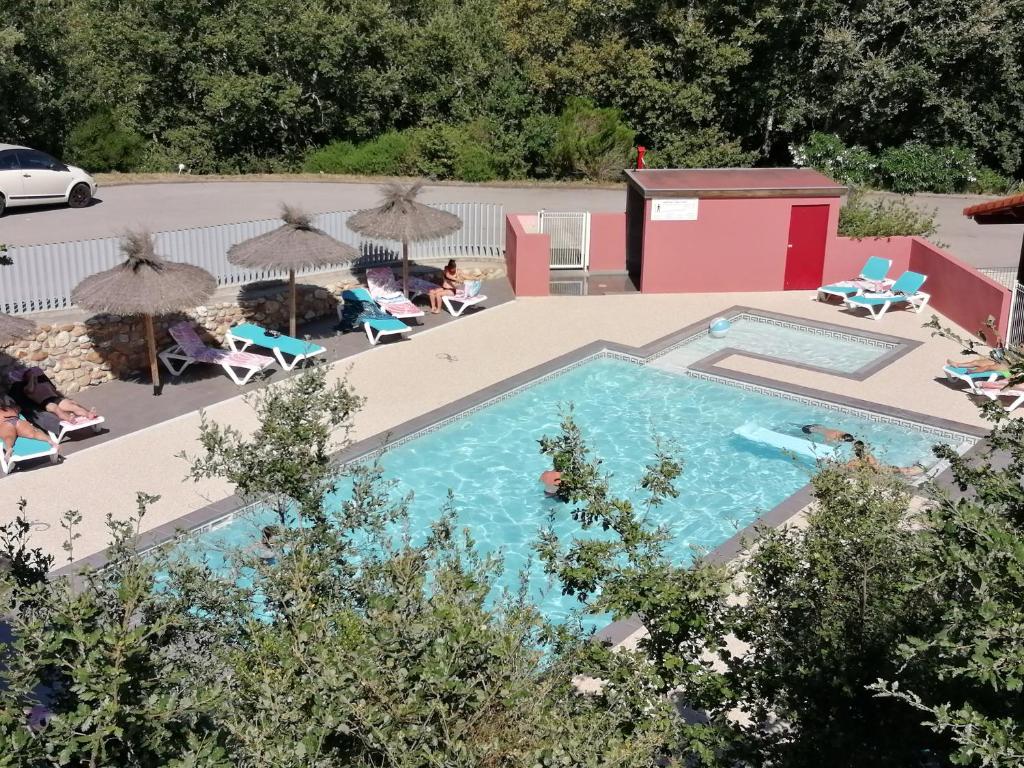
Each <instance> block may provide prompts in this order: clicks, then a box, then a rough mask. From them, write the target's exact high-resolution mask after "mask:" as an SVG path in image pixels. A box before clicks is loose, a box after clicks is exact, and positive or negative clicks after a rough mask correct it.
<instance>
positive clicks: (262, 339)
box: [224, 323, 327, 371]
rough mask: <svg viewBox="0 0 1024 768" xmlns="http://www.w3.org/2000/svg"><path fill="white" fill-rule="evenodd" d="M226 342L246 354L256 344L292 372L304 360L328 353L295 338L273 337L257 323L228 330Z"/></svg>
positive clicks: (322, 348) (245, 324) (312, 344)
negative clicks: (270, 353)
mask: <svg viewBox="0 0 1024 768" xmlns="http://www.w3.org/2000/svg"><path fill="white" fill-rule="evenodd" d="M224 340H225V341H226V342H227V343H228V346H230V347H231V348H232V349H233V350H235V352H244V351H245V350H246V349H247V348H248V347H250V346H252V345H253V344H255V345H256V346H257V347H263V348H264V349H269V350H270V351H271V352H273V353H274V357H276V358H277V362H279V363H280V364H281V367H282V368H284V369H285V370H286V371H290V370H292V368H294V367H295V366H296V365H298V364H299V363H301V362H302V361H303V360H308V359H310V358H312V357H316V356H317V355H322V354H324V353H325V352H326V351H327V348H326V347H321V346H320V345H319V344H314V343H313V342H311V341H305V340H304V339H296V338H295V337H294V336H285V335H284V334H280V335H277V336H274V335H272V334H271V333H270V332H269V331H267V329H266V328H263V327H261V326H259V325H256V324H255V323H242V324H241V325H236V326H235V327H234V328H231V329H229V330H228V333H227V336H225V337H224Z"/></svg>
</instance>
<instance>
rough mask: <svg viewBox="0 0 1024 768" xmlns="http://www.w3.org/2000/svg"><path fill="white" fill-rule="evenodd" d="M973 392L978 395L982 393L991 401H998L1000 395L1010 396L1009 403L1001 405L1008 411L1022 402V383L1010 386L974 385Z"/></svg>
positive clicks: (1023, 398)
mask: <svg viewBox="0 0 1024 768" xmlns="http://www.w3.org/2000/svg"><path fill="white" fill-rule="evenodd" d="M974 392H975V393H976V394H979V395H984V396H985V397H987V398H988V399H989V400H991V401H993V402H999V398H1000V397H1012V398H1013V400H1011V401H1010V403H1009V405H1005V406H1003V409H1004V410H1005V411H1006V412H1007V413H1009V412H1010V411H1014V410H1016V409H1017V408H1019V407H1020V406H1021V404H1022V403H1024V384H1019V385H1014V386H1012V387H1006V388H1005V389H1004V388H1003V387H992V386H990V387H985V386H978V387H975V389H974Z"/></svg>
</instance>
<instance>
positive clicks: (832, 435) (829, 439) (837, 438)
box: [800, 424, 854, 445]
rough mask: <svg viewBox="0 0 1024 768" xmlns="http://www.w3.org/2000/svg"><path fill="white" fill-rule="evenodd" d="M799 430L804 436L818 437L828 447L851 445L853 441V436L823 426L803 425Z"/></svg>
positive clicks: (843, 431) (840, 430)
mask: <svg viewBox="0 0 1024 768" xmlns="http://www.w3.org/2000/svg"><path fill="white" fill-rule="evenodd" d="M800 430H801V431H802V432H803V433H804V434H805V435H818V436H820V437H821V439H822V442H825V443H828V444H829V445H835V444H837V443H852V442H853V441H854V437H853V435H851V434H850V433H849V432H846V431H845V430H842V429H835V428H834V427H826V426H825V425H824V424H804V425H803V426H802V427H800Z"/></svg>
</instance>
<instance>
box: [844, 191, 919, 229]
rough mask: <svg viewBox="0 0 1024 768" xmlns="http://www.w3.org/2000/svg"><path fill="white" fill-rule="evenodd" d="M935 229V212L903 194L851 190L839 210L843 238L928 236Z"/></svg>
mask: <svg viewBox="0 0 1024 768" xmlns="http://www.w3.org/2000/svg"><path fill="white" fill-rule="evenodd" d="M936 229H937V228H936V225H935V211H928V210H925V209H923V208H920V207H918V206H916V205H914V204H913V203H911V202H908V201H907V199H906V198H903V197H890V198H887V197H868V196H867V195H865V194H864V193H863V192H860V191H858V190H853V191H852V192H851V193H850V196H849V198H848V199H847V201H846V204H845V205H843V207H842V208H840V209H839V234H840V235H842V236H843V237H897V236H900V235H918V236H919V237H931V236H932V235H934V234H935V232H936Z"/></svg>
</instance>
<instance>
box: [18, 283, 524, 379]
mask: <svg viewBox="0 0 1024 768" xmlns="http://www.w3.org/2000/svg"><path fill="white" fill-rule="evenodd" d="M467 271H469V272H476V273H477V274H480V275H481V276H483V277H485V278H489V277H495V276H498V275H500V274H503V273H504V270H503V269H500V268H495V267H490V266H488V267H484V268H483V269H476V270H473V269H470V270H467ZM358 284H359V280H358V279H357V278H356V277H354V276H352V275H348V274H344V275H339V276H338V277H337V278H336V279H334V280H333V281H328V282H325V284H324V285H322V286H319V285H303V284H299V285H298V286H297V289H298V295H297V297H296V307H297V315H298V320H299V323H300V324H301V323H302V322H304V321H309V320H315V319H317V318H322V317H333V316H335V314H336V312H337V306H338V299H337V296H338V295H339V294H340V293H341V291H342V290H344V289H346V288H351V287H353V286H355V285H358ZM184 318H190V319H192V320H193V321H194V323H195V324H196V327H197V328H198V329H199V334H200V336H202V337H203V338H204V340H205V341H206V342H207V343H208V344H209V345H210V346H221V345H222V344H223V341H224V337H225V335H226V334H227V331H228V328H230V327H231V326H233V325H238V324H239V323H241V322H254V323H258V324H260V325H263V326H266V327H268V328H276V329H282V330H283V329H287V327H288V303H287V288H283V287H282V288H280V289H278V290H272V291H268V292H266V293H264V294H263V295H260V296H253V297H252V298H243V299H235V300H234V301H227V300H225V301H222V302H214V303H211V304H208V305H207V306H204V307H196V308H195V309H192V310H189V311H188V312H182V313H180V314H177V315H165V316H163V317H160V318H157V319H156V320H155V322H154V327H155V329H156V346H157V351H160V350H162V349H166V348H167V347H169V346H170V345H171V344H172V341H171V338H170V335H169V334H168V333H167V328H168V327H169V326H171V325H173V324H174V323H176V322H178V321H179V320H182V319H184ZM301 333H302V329H301V327H300V328H299V334H300V335H301ZM5 358H8V359H6V360H5ZM9 358H14V359H15V360H18V361H20V362H23V363H26V364H29V365H37V366H39V367H40V368H42V369H43V370H44V371H46V374H47V375H48V376H49V377H50V379H52V380H53V382H54V383H55V384H56V386H57V389H59V390H60V391H62V392H64V393H66V394H71V393H73V392H79V391H81V390H83V389H85V388H87V387H90V386H95V385H96V384H102V383H103V382H105V381H110V380H111V379H117V378H127V377H129V376H131V375H133V374H135V373H137V372H144V371H148V369H149V361H148V357H147V355H146V336H145V330H144V327H143V320H142V318H141V317H123V318H122V317H118V316H116V315H96V316H93V317H89V318H87V319H82V320H81V321H75V322H62V323H50V324H40V325H38V326H37V327H36V332H35V335H28V336H26V337H25V338H23V339H20V340H17V341H14V342H12V343H10V344H8V345H7V346H6V347H0V367H3V366H4V363H5V362H6V363H9V362H10V360H9Z"/></svg>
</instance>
